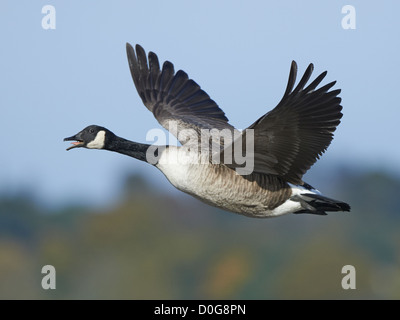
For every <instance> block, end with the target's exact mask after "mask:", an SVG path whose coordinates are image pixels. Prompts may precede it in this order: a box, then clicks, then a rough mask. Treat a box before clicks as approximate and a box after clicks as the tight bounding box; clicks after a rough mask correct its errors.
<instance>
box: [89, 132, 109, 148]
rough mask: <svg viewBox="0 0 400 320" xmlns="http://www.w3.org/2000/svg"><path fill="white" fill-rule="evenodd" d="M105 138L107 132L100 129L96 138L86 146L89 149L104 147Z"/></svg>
mask: <svg viewBox="0 0 400 320" xmlns="http://www.w3.org/2000/svg"><path fill="white" fill-rule="evenodd" d="M105 139H106V132H105V131H104V130H100V131H99V132H97V135H96V138H94V140H93V141H90V142H89V143H88V144H87V145H86V147H87V148H89V149H103V147H104V141H105Z"/></svg>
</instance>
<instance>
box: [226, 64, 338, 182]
mask: <svg viewBox="0 0 400 320" xmlns="http://www.w3.org/2000/svg"><path fill="white" fill-rule="evenodd" d="M312 72H313V65H312V64H310V65H309V66H308V68H307V70H306V71H305V73H304V75H303V77H302V78H301V80H300V82H299V83H298V85H297V86H296V88H294V89H293V87H294V84H295V82H296V74H297V64H296V62H295V61H293V62H292V65H291V69H290V75H289V81H288V84H287V88H286V91H285V94H284V95H283V98H282V100H281V101H280V102H279V104H278V105H277V106H276V107H275V108H274V109H273V110H271V111H270V112H268V113H267V114H265V115H264V116H262V117H261V118H260V119H258V120H257V121H256V122H255V123H253V124H252V125H251V126H250V127H249V128H248V129H253V130H254V131H253V133H254V171H255V172H260V173H266V174H276V175H280V176H282V177H283V178H284V179H285V180H286V181H288V182H290V183H293V184H302V183H303V182H302V177H303V175H304V174H305V173H306V171H307V170H308V169H309V168H310V167H311V166H312V165H313V164H314V163H315V162H316V161H317V159H319V157H320V156H321V155H322V154H323V153H324V152H325V150H326V149H327V148H328V146H329V144H330V143H331V141H332V139H333V132H334V131H335V130H336V127H337V126H338V125H339V123H340V119H341V118H342V113H341V110H342V106H341V105H340V102H341V98H339V97H338V94H339V93H340V90H339V89H337V90H332V91H329V90H330V89H331V88H332V87H333V86H334V84H335V83H336V81H334V82H331V83H329V84H327V85H325V86H323V87H321V88H319V89H317V90H315V89H316V88H317V86H318V85H319V84H320V83H321V81H322V80H323V79H324V78H325V76H326V74H327V72H326V71H325V72H323V73H322V74H320V75H319V76H318V77H317V78H316V79H315V80H314V81H313V82H312V83H311V84H309V85H308V86H307V87H305V85H306V84H307V82H308V80H309V79H310V77H311V74H312ZM240 139H242V144H243V145H245V143H244V141H245V139H246V133H245V132H244V133H243V134H242V136H241V137H240ZM227 165H228V166H229V167H231V168H235V167H238V166H237V165H235V164H231V165H229V164H227Z"/></svg>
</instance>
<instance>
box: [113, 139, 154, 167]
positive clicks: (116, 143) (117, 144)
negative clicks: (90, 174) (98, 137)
mask: <svg viewBox="0 0 400 320" xmlns="http://www.w3.org/2000/svg"><path fill="white" fill-rule="evenodd" d="M149 147H150V145H149V144H143V143H138V142H133V141H129V140H126V139H124V138H120V137H118V136H114V137H113V139H112V140H111V141H109V142H108V143H107V144H106V146H105V149H107V150H110V151H115V152H119V153H122V154H125V155H127V156H130V157H133V158H136V159H139V160H141V161H146V162H147V160H146V152H147V149H148V148H149Z"/></svg>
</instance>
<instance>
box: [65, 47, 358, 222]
mask: <svg viewBox="0 0 400 320" xmlns="http://www.w3.org/2000/svg"><path fill="white" fill-rule="evenodd" d="M135 49H136V50H135ZM135 49H134V48H133V47H132V46H131V45H130V44H129V43H127V44H126V50H127V55H128V61H129V68H130V71H131V75H132V78H133V82H134V84H135V87H136V90H137V92H138V94H139V96H140V98H141V99H142V101H143V104H144V105H145V106H146V107H147V109H149V110H150V111H151V112H152V113H153V115H154V117H155V118H156V119H157V120H158V122H159V123H160V124H161V125H162V126H163V127H164V128H166V129H167V130H169V131H170V132H171V133H172V134H173V135H175V136H176V137H177V138H178V140H179V142H180V143H181V146H172V145H167V146H155V145H150V144H143V143H138V142H132V141H129V140H126V139H124V138H121V137H118V136H117V135H115V134H114V133H113V132H111V131H110V130H108V129H106V128H104V127H101V126H97V125H91V126H88V127H86V128H85V129H83V130H82V131H80V132H79V133H77V134H76V135H74V136H71V137H68V138H65V139H64V141H74V142H73V143H72V146H70V147H69V148H68V149H67V150H70V149H72V148H78V147H84V148H88V149H105V150H109V151H114V152H119V153H121V154H125V155H127V156H130V157H134V158H136V159H139V160H141V161H146V162H148V163H150V164H152V165H153V166H155V167H157V168H158V169H159V170H161V172H162V173H163V174H164V175H165V176H166V178H167V179H168V180H169V181H170V182H171V184H172V185H174V186H175V187H176V188H177V189H179V190H181V191H183V192H186V193H188V194H190V195H192V196H194V197H195V198H198V199H200V200H202V201H204V202H205V203H207V204H210V205H213V206H216V207H218V208H222V209H224V210H227V211H231V212H234V213H239V214H243V215H246V216H248V217H258V218H266V217H276V216H280V215H283V214H287V213H296V214H298V213H311V214H317V215H325V214H326V212H330V211H350V206H349V205H348V204H347V203H345V202H342V201H338V200H334V199H331V198H328V197H325V196H323V195H322V194H321V193H320V192H319V191H317V190H316V189H314V188H313V187H311V186H310V185H309V184H307V183H305V182H304V181H303V180H302V177H303V175H304V174H305V173H306V172H307V170H308V169H309V168H310V167H311V166H312V165H313V164H314V163H315V162H316V161H317V159H319V157H320V156H321V155H322V154H323V153H324V152H325V150H326V149H327V147H328V146H329V144H330V143H331V141H332V139H333V132H334V131H335V130H336V127H337V126H338V125H339V123H340V119H341V117H342V113H341V110H342V106H341V105H340V102H341V98H339V97H338V94H339V93H340V90H339V89H336V90H331V88H332V87H333V86H334V84H335V83H336V82H335V81H334V82H331V83H328V84H326V85H324V86H320V87H319V88H317V87H318V86H319V84H320V83H321V81H322V80H323V79H324V78H325V76H326V74H327V72H326V71H325V72H323V73H321V74H320V75H319V76H318V77H316V78H315V80H313V81H312V82H311V83H310V84H308V85H307V83H308V81H309V79H310V77H311V74H312V72H313V65H312V64H310V65H309V66H308V68H307V69H306V71H305V73H304V75H303V77H302V78H301V79H300V81H299V82H298V84H297V86H295V82H296V74H297V64H296V62H294V61H293V62H292V64H291V68H290V73H289V80H288V84H287V87H286V91H285V93H284V95H283V98H282V99H281V101H280V102H279V103H278V105H277V106H276V107H275V108H274V109H272V110H271V111H269V112H268V113H266V114H265V115H263V116H262V117H261V118H259V119H258V120H257V121H256V122H254V123H253V124H252V125H251V126H249V127H248V128H247V129H246V130H244V131H241V132H240V131H238V130H237V129H235V128H234V127H233V126H232V125H231V124H229V122H228V118H227V117H226V116H225V114H224V112H223V111H222V110H221V109H220V108H219V107H218V105H217V104H216V103H215V102H214V101H213V100H212V99H211V98H210V97H209V95H208V94H207V93H206V92H204V91H203V90H202V89H201V88H200V86H199V85H198V84H197V83H196V82H195V81H193V80H191V79H189V77H188V75H187V74H186V73H185V72H184V71H182V70H179V71H177V72H175V71H174V65H173V64H172V63H171V62H169V61H165V62H164V64H163V65H162V67H160V63H159V60H158V57H157V55H156V54H155V53H153V52H149V54H148V56H146V53H145V51H144V49H143V48H142V47H141V46H140V45H136V47H135ZM215 132H217V133H220V134H219V135H213V134H212V133H215ZM203 133H208V135H206V138H205V139H203V138H204V137H203ZM221 133H223V134H221ZM210 137H211V138H213V137H216V138H215V139H210ZM243 152H245V153H247V157H246V158H245V159H247V160H248V161H247V160H246V161H245V162H246V163H245V162H244V161H243V159H241V158H240V156H243ZM235 155H236V156H237V157H235ZM237 158H238V159H239V160H238V159H237Z"/></svg>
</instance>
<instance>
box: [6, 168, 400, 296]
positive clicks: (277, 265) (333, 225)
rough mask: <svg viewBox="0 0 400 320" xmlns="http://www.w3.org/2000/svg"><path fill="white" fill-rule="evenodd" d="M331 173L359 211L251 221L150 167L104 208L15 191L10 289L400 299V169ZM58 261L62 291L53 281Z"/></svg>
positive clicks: (335, 192)
mask: <svg viewBox="0 0 400 320" xmlns="http://www.w3.org/2000/svg"><path fill="white" fill-rule="evenodd" d="M318 173H319V169H317V170H316V174H315V175H313V176H311V177H310V179H311V181H310V180H309V181H310V182H312V181H314V180H317V179H321V175H319V177H318ZM321 180H322V181H320V185H321V184H322V185H323V188H324V191H329V192H328V194H329V195H331V196H335V197H336V198H338V199H342V200H345V201H348V202H349V203H350V204H351V205H352V212H351V213H331V214H329V215H328V216H322V217H321V216H312V215H287V216H283V217H279V218H272V219H251V218H247V217H242V216H239V215H234V214H231V213H227V212H224V211H220V210H218V209H215V208H212V207H209V206H207V205H205V204H202V203H201V202H200V201H198V200H195V199H192V198H191V197H189V196H186V195H184V194H181V195H179V194H178V195H176V194H173V195H171V194H169V193H168V191H166V190H164V191H163V190H161V189H159V188H158V187H157V186H155V185H152V184H151V183H149V182H146V179H145V178H144V177H141V176H138V175H130V176H129V175H128V178H127V179H126V180H125V181H124V182H123V183H122V184H123V187H122V188H121V190H122V191H121V194H120V196H119V201H116V202H115V203H114V204H113V205H110V206H109V207H108V208H107V209H104V208H103V209H101V210H100V209H96V208H91V207H79V206H67V207H58V208H54V207H53V208H46V206H45V205H43V204H40V203H39V202H38V201H37V200H35V199H34V197H32V196H30V195H29V192H28V191H26V192H21V193H20V194H18V195H13V196H10V195H9V196H7V195H3V196H2V197H1V199H0V284H1V286H0V298H2V299H15V298H22V299H32V298H35V299H36V298H37V299H399V298H400V270H399V265H400V263H399V262H400V261H399V260H400V235H399V232H398V226H399V222H400V221H399V220H400V218H399V209H400V199H399V197H398V192H399V190H400V179H399V177H393V176H391V175H390V174H389V173H387V172H378V171H376V172H372V171H357V170H355V168H345V167H341V168H336V169H335V170H333V171H331V172H330V174H329V175H326V174H325V175H324V179H321ZM321 190H322V188H321ZM48 264H50V265H53V266H54V267H55V269H56V290H43V289H42V287H41V280H42V277H43V276H44V275H43V274H41V268H42V267H43V266H44V265H48ZM344 265H353V266H354V267H355V268H356V289H355V290H344V289H342V287H341V280H342V278H343V276H344V275H343V274H341V269H342V267H343V266H344Z"/></svg>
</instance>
